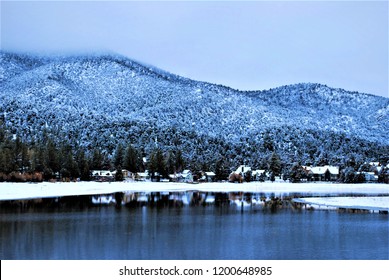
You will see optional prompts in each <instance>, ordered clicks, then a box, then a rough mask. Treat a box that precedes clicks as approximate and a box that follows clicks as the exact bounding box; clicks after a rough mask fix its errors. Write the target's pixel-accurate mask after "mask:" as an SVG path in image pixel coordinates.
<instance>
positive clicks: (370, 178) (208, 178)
mask: <svg viewBox="0 0 389 280" xmlns="http://www.w3.org/2000/svg"><path fill="white" fill-rule="evenodd" d="M369 165H370V167H371V168H370V171H368V172H355V174H356V175H357V174H360V173H363V175H364V176H365V181H366V182H376V181H378V174H379V173H380V172H381V170H382V168H385V166H382V165H381V164H380V163H378V162H371V163H369ZM386 168H388V169H389V164H388V166H386ZM302 169H303V171H304V173H305V175H306V176H304V177H305V178H304V180H307V181H337V180H339V177H340V171H339V167H338V166H331V165H324V166H313V167H312V166H302ZM122 173H123V178H124V179H125V180H134V181H147V180H157V181H161V182H162V181H169V182H183V183H193V182H213V181H215V175H216V174H215V173H214V172H200V173H196V174H193V173H192V172H191V171H190V170H188V169H187V170H184V171H182V172H179V173H175V174H170V175H169V178H159V174H158V173H156V174H154V176H151V174H150V173H149V172H148V171H147V170H146V171H145V172H138V173H131V172H129V171H127V170H125V169H123V170H122ZM115 175H116V171H109V170H93V171H92V179H93V180H95V181H100V182H104V181H113V180H114V179H115ZM247 178H248V179H247ZM269 179H270V174H269V173H268V172H267V171H266V170H253V169H252V168H251V167H250V166H247V165H240V166H239V167H238V168H237V169H236V170H235V171H233V172H232V173H231V174H230V176H229V178H228V180H229V181H230V182H243V181H244V180H246V181H265V180H269Z"/></svg>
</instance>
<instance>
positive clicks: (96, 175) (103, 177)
mask: <svg viewBox="0 0 389 280" xmlns="http://www.w3.org/2000/svg"><path fill="white" fill-rule="evenodd" d="M91 173H92V179H93V180H95V181H100V182H102V181H113V179H114V177H115V175H114V174H113V173H112V172H111V171H109V170H92V172H91Z"/></svg>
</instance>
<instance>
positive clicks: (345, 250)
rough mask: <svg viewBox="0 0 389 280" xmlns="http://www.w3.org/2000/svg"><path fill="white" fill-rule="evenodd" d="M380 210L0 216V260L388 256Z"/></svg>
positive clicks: (128, 210) (98, 210)
mask: <svg viewBox="0 0 389 280" xmlns="http://www.w3.org/2000/svg"><path fill="white" fill-rule="evenodd" d="M388 236H389V221H388V216H387V215H376V214H350V213H337V212H331V211H316V212H307V211H292V210H290V209H280V210H278V211H277V212H275V213H272V212H270V211H259V210H256V209H254V208H253V209H251V210H247V211H244V212H242V211H240V209H239V208H237V207H231V206H219V207H216V206H208V207H203V206H188V207H155V206H154V207H152V206H141V207H122V208H121V209H120V210H118V209H115V208H114V207H92V208H85V209H82V210H74V209H73V210H69V209H56V210H53V209H30V210H28V211H25V212H20V211H18V210H13V211H10V210H7V211H5V210H4V211H3V212H2V213H1V215H0V257H1V259H92V260H93V259H389V252H388V248H389V246H388V243H389V241H388Z"/></svg>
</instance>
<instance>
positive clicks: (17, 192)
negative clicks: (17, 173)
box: [0, 181, 389, 201]
mask: <svg viewBox="0 0 389 280" xmlns="http://www.w3.org/2000/svg"><path fill="white" fill-rule="evenodd" d="M185 191H199V192H224V193H226V192H248V193H250V192H251V193H268V194H273V195H275V196H285V195H289V194H296V193H297V194H303V195H304V196H349V195H352V196H355V195H363V196H366V195H367V196H370V195H376V196H377V195H380V196H381V195H383V196H386V195H388V196H389V185H387V184H336V183H321V182H320V183H319V182H318V183H297V184H293V183H287V182H281V181H280V182H273V183H272V182H251V183H242V184H238V183H235V184H234V183H228V182H222V183H200V184H186V183H171V182H161V183H154V182H111V183H109V182H104V183H98V182H75V183H50V182H42V183H0V201H1V200H23V199H36V198H48V197H62V196H78V195H98V194H110V193H115V192H125V193H135V192H146V193H147V192H185Z"/></svg>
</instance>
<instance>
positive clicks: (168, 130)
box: [0, 52, 389, 170]
mask: <svg viewBox="0 0 389 280" xmlns="http://www.w3.org/2000/svg"><path fill="white" fill-rule="evenodd" d="M0 100H1V101H0V122H1V124H2V125H1V126H2V131H3V132H2V135H0V137H1V139H0V140H1V141H2V143H1V149H2V151H3V153H2V154H3V156H2V157H3V158H4V155H5V153H4V151H5V150H6V149H7V148H6V146H7V145H8V146H10V145H11V144H12V143H13V144H12V145H14V144H15V141H16V140H15V139H18V141H20V142H21V143H23V145H26V149H27V150H29V151H30V154H31V151H33V150H34V149H35V150H37V149H38V148H37V147H40V146H42V145H45V146H46V148H45V149H46V150H47V145H49V143H50V145H53V146H54V147H55V149H57V152H58V151H59V150H60V149H65V150H69V152H68V153H70V154H71V157H72V158H73V159H74V160H75V159H76V158H77V157H79V156H80V153H81V151H82V155H83V156H85V158H86V160H87V161H88V162H89V163H90V161H91V159H92V158H93V154H94V153H96V152H98V153H100V154H101V155H102V156H103V158H105V161H106V164H108V163H107V161H109V162H110V163H111V164H112V165H113V161H114V157H115V150H117V148H118V145H119V144H120V145H121V146H122V147H124V148H126V147H129V146H131V147H133V148H134V149H135V150H136V151H137V154H138V157H139V158H142V157H150V155H151V154H152V153H153V152H155V150H156V149H157V148H158V149H160V150H161V151H162V153H163V156H164V157H165V159H167V158H169V156H168V155H169V154H170V155H171V157H173V156H176V155H177V153H178V151H179V152H180V153H182V158H183V159H184V160H185V166H186V167H191V168H197V169H205V168H207V169H210V170H211V169H215V168H216V165H217V164H219V165H222V166H223V169H225V170H230V169H235V168H236V166H238V165H239V164H242V163H246V164H249V165H251V166H253V167H254V168H266V167H267V166H268V161H269V158H270V157H271V155H272V154H274V153H275V154H277V155H278V156H279V158H280V160H281V162H282V166H283V167H284V168H285V169H286V168H290V166H291V165H292V164H293V163H294V162H299V163H300V164H305V165H306V164H313V165H317V164H322V163H328V164H334V165H340V166H342V165H343V166H345V165H347V164H349V163H350V162H364V161H382V162H387V161H388V160H389V137H388V134H389V133H388V132H389V98H384V97H378V96H374V95H370V94H365V93H358V92H348V91H346V90H343V89H334V88H330V87H328V86H326V85H320V84H296V85H289V86H282V87H279V88H275V89H269V90H262V91H250V92H247V91H238V90H234V89H231V88H228V87H225V86H221V85H215V84H210V83H205V82H198V81H193V80H190V79H187V78H183V77H179V76H177V75H173V74H170V73H167V72H165V71H162V70H159V69H155V68H154V67H151V66H145V65H142V64H140V63H138V62H135V61H133V60H130V59H128V58H125V57H122V56H119V55H94V56H73V57H51V58H50V57H37V56H28V55H20V54H12V53H5V52H2V53H0ZM65 147H66V148H65ZM8 150H9V149H8ZM8 150H7V151H8ZM26 153H27V151H26ZM30 158H31V157H30ZM69 160H70V159H69ZM122 163H123V162H122ZM25 164H27V163H25ZM28 165H29V168H31V163H29V164H28ZM0 168H1V166H0ZM19 168H24V167H23V164H22V166H19ZM142 168H144V167H142Z"/></svg>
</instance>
